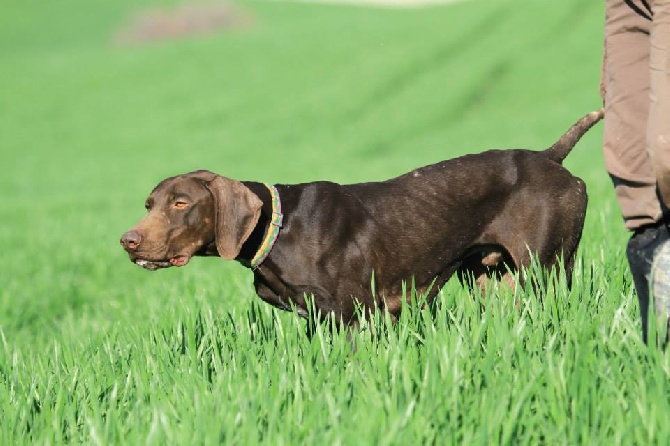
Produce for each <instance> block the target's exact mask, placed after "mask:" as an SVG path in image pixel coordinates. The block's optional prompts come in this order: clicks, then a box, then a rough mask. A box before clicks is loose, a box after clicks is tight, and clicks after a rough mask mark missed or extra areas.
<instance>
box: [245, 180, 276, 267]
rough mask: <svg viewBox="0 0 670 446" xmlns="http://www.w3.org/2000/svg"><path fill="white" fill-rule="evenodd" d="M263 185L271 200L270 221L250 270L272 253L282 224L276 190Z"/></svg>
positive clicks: (250, 263)
mask: <svg viewBox="0 0 670 446" xmlns="http://www.w3.org/2000/svg"><path fill="white" fill-rule="evenodd" d="M263 184H264V185H265V187H267V188H268V190H269V191H270V197H271V199H272V219H271V220H270V224H269V225H268V230H267V232H266V233H265V237H264V238H263V243H261V246H260V248H258V251H256V255H254V258H253V259H251V262H249V267H250V268H251V269H256V268H258V267H259V266H260V265H261V263H263V261H264V260H265V259H266V258H267V257H268V256H269V255H270V251H272V247H273V246H274V245H275V242H276V241H277V238H278V237H279V229H280V228H281V227H282V224H283V222H284V215H283V214H282V213H281V200H280V199H279V192H278V191H277V188H276V187H275V186H274V185H269V184H266V183H263Z"/></svg>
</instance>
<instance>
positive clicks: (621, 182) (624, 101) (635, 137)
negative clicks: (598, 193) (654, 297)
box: [603, 0, 668, 340]
mask: <svg viewBox="0 0 670 446" xmlns="http://www.w3.org/2000/svg"><path fill="white" fill-rule="evenodd" d="M605 5H606V19H605V61H604V65H603V86H604V90H605V91H604V93H605V97H604V100H605V132H604V140H603V151H604V155H605V165H606V167H607V170H608V172H609V174H610V177H611V178H612V182H613V183H614V188H615V192H616V196H617V200H618V202H619V205H620V206H621V211H622V214H623V217H624V221H625V223H626V227H627V228H628V229H629V230H631V231H635V232H634V234H633V236H632V237H631V239H630V240H629V242H628V245H627V248H626V254H627V257H628V262H629V265H630V268H631V272H632V275H633V280H634V284H635V289H636V291H637V296H638V300H639V304H640V314H641V318H642V334H643V337H644V339H645V340H646V337H647V313H648V307H649V276H650V272H651V264H652V260H653V253H654V252H655V251H656V249H657V248H658V247H659V246H660V245H661V244H662V243H663V242H664V241H665V240H667V239H668V232H667V230H666V228H665V226H664V225H663V224H661V223H660V221H661V217H662V212H661V206H660V203H659V200H658V198H657V193H656V177H655V174H654V169H653V165H652V162H651V160H650V158H649V155H648V152H647V149H646V147H647V144H646V142H647V141H646V140H647V130H646V129H647V121H648V114H649V84H650V80H649V79H650V77H649V51H650V38H649V33H650V29H651V22H650V21H649V20H646V19H644V18H643V17H641V16H639V15H638V14H636V13H635V12H634V11H633V10H632V9H631V8H630V7H628V5H626V4H625V2H624V1H623V0H606V2H605Z"/></svg>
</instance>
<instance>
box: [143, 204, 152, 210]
mask: <svg viewBox="0 0 670 446" xmlns="http://www.w3.org/2000/svg"><path fill="white" fill-rule="evenodd" d="M144 209H146V210H147V212H149V211H150V210H151V205H150V204H149V203H144Z"/></svg>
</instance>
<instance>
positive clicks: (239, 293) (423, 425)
mask: <svg viewBox="0 0 670 446" xmlns="http://www.w3.org/2000/svg"><path fill="white" fill-rule="evenodd" d="M0 3H1V4H2V8H1V9H2V11H3V12H2V14H0V192H1V193H2V196H3V199H4V200H5V204H7V206H3V207H2V208H0V217H1V221H2V224H0V246H2V248H3V249H2V252H1V253H0V259H1V261H2V265H3V266H2V270H1V272H0V278H1V282H0V284H1V286H0V444H7V445H9V444H62V443H86V444H218V443H227V444H257V443H263V444H277V445H282V444H286V445H293V444H345V445H352V444H371V445H372V444H374V445H378V444H398V445H408V444H417V445H418V444H490V443H494V444H496V443H498V444H566V445H567V444H569V445H573V444H624V445H630V444H645V445H646V444H659V445H664V444H668V442H669V441H670V422H668V420H669V418H668V415H669V414H670V381H669V378H670V360H668V358H667V356H666V355H664V354H662V353H660V352H659V351H657V350H656V349H653V348H647V347H645V346H644V345H643V343H642V342H641V340H640V334H639V318H638V314H637V311H638V309H637V303H636V300H635V296H634V294H633V292H632V288H631V282H630V277H629V276H628V272H627V267H626V265H625V263H624V250H623V248H624V245H625V240H626V237H627V234H626V233H625V231H624V229H623V224H622V221H621V218H620V215H619V211H618V208H617V206H616V203H615V202H614V199H613V194H612V191H611V186H610V183H609V179H608V177H607V175H606V174H605V172H604V167H603V160H602V155H601V152H600V143H601V132H602V127H601V126H599V127H596V128H595V129H594V130H593V131H592V132H591V133H589V134H588V135H587V136H586V137H585V138H584V139H583V140H582V142H580V144H579V145H578V146H577V148H576V149H575V151H574V152H573V154H572V155H571V156H570V157H569V158H568V160H567V163H566V165H567V166H568V167H569V168H570V169H571V170H572V171H573V172H574V173H575V174H577V175H579V176H581V177H582V178H583V179H584V180H585V181H586V183H587V185H588V189H589V195H590V203H589V209H588V214H587V222H586V227H585V231H584V237H583V242H582V245H581V248H580V253H579V258H578V261H577V266H576V273H575V283H574V286H573V288H572V290H570V291H568V290H567V288H566V286H565V284H564V283H563V282H562V281H561V280H557V281H552V282H550V283H549V284H548V285H547V289H546V290H545V291H543V292H541V296H538V295H536V293H535V292H533V291H532V290H525V291H523V292H522V294H521V296H522V302H521V309H520V311H519V310H518V309H517V308H516V307H515V306H514V303H513V299H512V297H511V296H509V295H507V294H505V293H504V292H500V293H492V294H491V295H490V296H487V297H486V299H487V306H486V310H485V311H481V310H480V306H479V303H478V302H477V301H476V299H473V297H472V296H470V295H469V294H468V292H467V291H466V290H464V289H462V288H461V286H460V285H459V284H458V283H456V282H453V283H449V284H448V285H447V286H446V287H445V289H444V290H443V292H442V293H441V294H440V296H439V298H438V300H439V302H438V304H437V306H436V309H435V312H434V314H431V313H430V312H428V311H427V310H421V309H419V307H415V308H413V310H412V311H407V312H405V313H404V316H403V318H402V319H401V321H400V322H399V323H398V324H397V325H394V326H392V325H390V324H389V323H388V321H386V320H385V319H384V317H383V316H379V317H378V318H377V320H375V321H372V323H371V324H370V326H369V327H368V329H367V330H365V331H363V332H362V333H357V334H355V335H354V337H355V338H356V345H357V350H356V351H355V352H354V351H351V348H350V344H349V343H348V342H347V341H346V338H345V336H343V335H342V334H337V333H331V332H330V331H329V330H328V327H320V329H319V331H318V333H317V336H316V337H315V338H314V339H313V340H312V342H309V341H308V340H307V339H306V337H305V336H304V324H303V322H302V321H301V320H300V319H299V318H298V317H297V316H295V315H293V314H290V313H284V312H279V311H277V310H274V309H272V308H271V307H269V306H267V305H265V304H263V303H261V302H260V300H259V299H258V298H257V297H255V295H254V292H253V289H252V286H251V273H250V272H249V271H247V270H246V269H244V268H243V267H242V266H240V265H238V264H235V263H233V262H223V261H220V260H217V259H195V260H194V261H192V263H191V264H190V265H189V266H188V267H186V268H179V269H171V270H165V271H160V272H156V273H149V272H147V271H144V270H141V269H140V268H138V267H136V266H134V265H132V264H131V263H130V262H128V260H127V256H126V255H125V254H124V252H123V251H122V250H121V248H120V247H119V245H118V239H119V237H120V235H121V234H122V233H123V232H124V231H125V230H126V229H127V228H129V227H130V226H131V225H132V224H134V223H135V221H136V220H137V219H139V218H140V217H141V216H142V215H143V212H144V211H143V202H144V198H145V196H146V194H147V193H148V192H149V191H150V190H151V188H152V187H153V186H154V185H155V184H156V183H157V182H158V181H159V180H160V179H162V178H164V177H166V176H169V175H173V174H177V173H181V172H186V171H189V170H193V169H196V168H207V169H210V170H213V171H216V172H218V173H221V174H223V175H226V176H229V177H233V178H238V179H255V180H260V181H267V182H284V183H289V182H300V181H309V180H314V179H330V180H334V181H339V182H356V181H366V180H376V179H385V178H389V177H391V176H394V175H397V174H400V173H402V172H404V171H407V170H410V169H412V168H414V167H418V166H421V165H424V164H428V163H432V162H436V161H438V160H442V159H446V158H451V157H454V156H458V155H462V154H465V153H470V152H478V151H482V150H485V149H488V148H494V147H496V148H506V147H527V148H537V149H541V148H544V147H546V146H548V145H550V144H551V143H552V142H553V141H554V140H555V139H556V138H557V137H558V136H559V135H560V134H562V133H563V132H564V131H565V129H567V128H568V126H569V125H571V124H572V123H573V122H574V120H576V118H578V117H579V116H581V115H583V114H585V113H586V112H588V111H591V110H593V109H595V108H597V107H598V106H599V104H600V99H599V97H598V92H597V90H598V81H599V69H600V59H601V50H602V22H603V5H602V4H601V3H603V2H584V1H583V0H562V1H560V2H558V1H553V2H551V1H542V0H525V1H522V0H516V1H512V0H500V1H485V0H480V1H477V0H473V1H467V2H460V3H455V4H452V5H443V6H436V7H431V8H424V9H408V10H402V9H378V8H371V7H351V6H336V5H311V4H301V3H281V2H274V1H266V2H238V3H237V5H238V8H239V9H240V10H243V11H244V12H245V14H247V16H248V17H250V18H251V20H250V21H249V22H248V23H247V24H246V25H245V26H241V27H239V28H235V29H230V30H226V31H223V32H220V33H215V34H209V35H203V36H198V37H193V38H188V39H178V40H171V41H163V42H155V43H143V44H134V45H119V44H115V43H114V36H115V35H116V33H117V32H118V30H119V29H120V28H122V27H124V26H126V25H127V24H128V22H129V20H130V18H131V17H132V16H133V14H135V13H137V12H138V11H142V10H143V9H144V8H145V7H149V6H152V5H153V6H156V5H162V6H169V5H170V4H172V3H173V2H172V1H158V0H154V1H151V0H148V1H143V2H141V3H142V4H141V5H140V2H138V1H131V0H116V1H114V2H102V1H90V0H86V1H85V0H62V1H58V2H38V1H36V0H22V1H21V2H11V1H8V0H4V1H2V0H0ZM463 187H467V185H463ZM464 224H468V223H467V222H464ZM370 332H373V333H377V335H376V336H370Z"/></svg>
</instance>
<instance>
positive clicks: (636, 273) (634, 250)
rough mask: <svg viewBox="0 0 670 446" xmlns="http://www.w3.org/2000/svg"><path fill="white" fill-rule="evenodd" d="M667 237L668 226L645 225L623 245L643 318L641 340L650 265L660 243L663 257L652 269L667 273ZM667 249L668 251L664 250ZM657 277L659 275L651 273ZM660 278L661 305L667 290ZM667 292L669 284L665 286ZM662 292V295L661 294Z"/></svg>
mask: <svg viewBox="0 0 670 446" xmlns="http://www.w3.org/2000/svg"><path fill="white" fill-rule="evenodd" d="M669 239H670V235H669V234H668V228H667V227H666V226H665V224H663V223H659V224H658V225H653V226H645V227H643V228H640V229H638V230H636V231H635V234H633V236H632V237H631V238H630V240H628V245H627V247H626V256H627V257H628V264H629V265H630V271H631V273H632V274H633V283H634V284H635V290H636V291H637V299H638V302H639V303H640V316H641V319H642V339H644V342H647V329H648V323H647V315H648V313H649V291H650V290H649V288H650V286H649V283H650V282H649V281H650V280H651V279H653V278H652V274H651V272H652V264H653V263H654V256H655V254H656V252H657V250H659V248H660V247H661V246H662V245H663V246H664V248H665V249H664V250H663V253H664V254H663V257H662V260H659V262H657V267H656V268H655V271H665V273H667V274H668V275H670V244H666V243H665V242H667V241H668V240H669ZM666 251H667V254H665V252H666ZM654 275H655V276H656V277H658V278H659V279H660V278H661V276H662V275H661V274H654ZM662 282H663V281H662V280H658V283H659V291H658V292H659V298H661V299H660V301H659V302H660V305H661V307H662V306H663V302H666V303H667V302H669V301H670V294H668V292H667V291H666V292H663V291H662V290H661V287H660V284H661V283H662ZM666 290H668V291H670V286H668V287H667V288H666ZM661 294H662V295H664V296H665V297H664V298H663V297H662V296H660V295H661ZM666 311H667V310H663V311H662V312H661V313H660V314H661V315H662V314H665V313H666Z"/></svg>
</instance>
